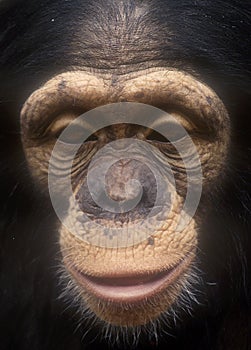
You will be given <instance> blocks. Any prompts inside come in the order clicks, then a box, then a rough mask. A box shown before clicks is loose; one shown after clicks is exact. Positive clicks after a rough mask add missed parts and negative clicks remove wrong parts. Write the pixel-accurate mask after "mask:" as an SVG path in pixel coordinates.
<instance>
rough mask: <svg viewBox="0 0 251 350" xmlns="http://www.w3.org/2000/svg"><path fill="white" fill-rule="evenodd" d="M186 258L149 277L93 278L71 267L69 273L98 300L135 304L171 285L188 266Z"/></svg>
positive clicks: (188, 260)
mask: <svg viewBox="0 0 251 350" xmlns="http://www.w3.org/2000/svg"><path fill="white" fill-rule="evenodd" d="M190 262H191V257H190V256H187V257H186V258H184V259H183V260H181V261H180V262H179V263H177V264H176V265H175V266H174V267H170V268H169V269H167V270H165V271H161V272H156V273H152V274H149V275H130V274H127V275H124V276H123V277H122V276H115V277H110V276H109V277H107V276H106V277H93V276H89V275H86V274H84V273H83V272H81V271H79V270H78V269H76V268H75V267H74V266H71V268H70V271H71V273H72V274H73V276H74V277H75V279H76V280H77V281H78V283H79V284H81V285H82V286H83V287H84V289H85V290H86V291H88V292H89V293H91V294H93V295H94V296H96V297H97V298H99V299H103V300H106V301H110V302H114V303H136V302H140V301H143V300H144V299H146V298H149V297H151V296H153V295H155V294H157V293H159V292H161V291H162V290H163V289H165V288H166V287H167V286H168V285H170V284H172V283H173V282H174V281H175V280H176V279H177V278H178V276H179V275H180V274H181V273H182V272H183V271H184V270H185V269H186V267H187V266H188V265H189V264H190Z"/></svg>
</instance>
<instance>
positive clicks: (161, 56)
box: [0, 0, 217, 69]
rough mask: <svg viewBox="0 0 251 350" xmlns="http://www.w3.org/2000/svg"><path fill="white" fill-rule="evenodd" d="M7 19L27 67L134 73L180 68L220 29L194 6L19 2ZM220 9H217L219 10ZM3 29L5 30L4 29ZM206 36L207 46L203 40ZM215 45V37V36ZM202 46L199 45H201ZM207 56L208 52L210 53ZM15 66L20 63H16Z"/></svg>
mask: <svg viewBox="0 0 251 350" xmlns="http://www.w3.org/2000/svg"><path fill="white" fill-rule="evenodd" d="M18 4H19V5H17V6H16V7H15V8H10V10H9V12H8V13H7V15H6V16H5V18H8V21H7V23H5V24H4V23H3V25H5V29H6V25H8V26H9V27H13V29H12V30H10V34H12V36H9V37H6V39H8V38H9V42H10V40H12V41H13V39H14V40H15V46H12V47H11V50H12V51H13V52H14V50H15V51H16V53H18V56H19V58H20V60H21V62H22V61H23V62H22V63H24V64H23V65H26V64H27V62H29V65H31V64H39V65H40V67H42V66H43V65H46V66H47V67H48V65H52V66H57V67H60V66H64V67H67V66H78V68H79V67H81V66H88V67H93V68H98V69H116V68H120V69H125V68H126V67H128V69H130V68H131V66H135V65H144V68H147V67H146V66H147V65H150V66H156V65H163V64H164V63H166V62H168V64H169V65H179V64H180V62H181V61H182V62H183V63H182V64H183V65H184V64H185V61H189V60H191V59H192V58H193V57H195V55H196V54H197V53H196V50H195V48H196V47H197V48H199V46H202V45H206V43H207V42H208V41H209V37H210V35H208V34H209V33H210V31H211V30H212V28H214V30H217V26H216V25H215V23H214V26H212V28H208V25H209V24H210V23H211V22H212V21H211V22H210V21H208V20H206V16H203V11H204V12H205V11H206V13H208V16H209V13H210V11H212V10H210V1H208V2H207V4H208V6H207V8H206V9H205V8H204V10H203V7H201V6H199V5H195V2H193V1H187V0H186V1H184V0H183V1H174V0H170V1H166V0H155V1H150V0H148V1H147V0H146V1H133V0H124V1H115V0H106V1H104V0H95V1H94V0H89V1H84V0H83V1H79V0H72V1H59V0H51V1H46V0H43V1H40V2H38V1H33V2H26V3H25V7H24V5H23V3H22V2H20V1H19V2H18ZM214 7H215V4H214V6H213V8H214ZM0 26H1V25H0ZM201 35H202V37H203V40H200V36H201ZM214 40H216V39H215V35H214ZM198 43H199V44H198ZM204 51H205V50H204ZM9 58H13V61H15V60H16V57H15V59H14V57H9Z"/></svg>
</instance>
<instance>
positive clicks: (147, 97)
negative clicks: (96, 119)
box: [0, 0, 251, 350]
mask: <svg viewBox="0 0 251 350" xmlns="http://www.w3.org/2000/svg"><path fill="white" fill-rule="evenodd" d="M231 4H232V3H231ZM234 5H235V4H234V3H233V4H232V5H231V6H230V3H229V2H226V1H220V2H217V4H216V3H213V2H212V3H211V2H205V3H204V2H203V3H202V4H194V3H192V2H189V1H181V2H179V3H177V2H174V1H173V2H172V1H171V2H167V1H164V0H163V1H155V2H151V1H146V2H140V1H136V2H131V1H121V2H118V3H117V2H115V1H109V2H105V3H104V2H103V1H96V2H92V1H88V2H87V1H83V2H79V1H73V2H71V4H69V3H67V2H62V3H59V2H58V1H50V2H47V1H44V2H42V3H37V2H36V1H34V2H33V3H31V4H28V5H27V6H25V7H24V5H23V4H22V1H19V2H18V1H17V2H16V3H15V2H14V3H9V4H8V2H7V1H4V2H3V3H2V5H1V6H2V7H0V18H1V19H2V23H3V24H0V26H1V27H2V28H1V29H2V32H3V36H2V37H0V48H2V54H0V66H1V67H2V68H1V74H2V82H1V84H0V91H1V100H2V101H3V103H2V106H1V107H0V108H1V114H2V115H3V120H4V121H3V126H4V127H3V131H2V135H3V137H2V138H1V140H2V142H3V143H2V145H3V147H2V148H3V149H4V150H5V149H6V151H4V152H3V159H4V160H3V165H4V168H3V172H2V179H3V183H4V181H5V183H6V186H5V188H4V191H3V196H2V205H3V210H2V213H3V217H2V219H1V222H2V223H3V230H2V232H3V234H2V248H1V259H2V266H3V272H4V273H3V275H2V277H1V278H2V279H1V284H2V286H3V287H2V288H3V292H4V295H3V298H2V302H3V306H2V310H3V314H2V316H1V317H3V319H4V318H7V319H10V320H11V322H9V323H8V322H6V323H5V327H6V329H5V330H4V332H3V334H2V335H1V336H2V339H3V341H2V344H3V349H9V348H12V347H14V348H15V349H30V348H36V349H53V348H55V349H59V348H62V346H63V347H64V348H66V349H68V348H71V349H74V350H75V349H76V350H77V349H81V348H84V349H85V348H88V349H89V348H90V349H94V348H97V347H100V346H102V347H105V346H111V345H112V346H114V347H115V348H116V347H117V346H119V345H125V346H126V347H132V346H135V347H136V348H138V349H140V348H144V349H146V348H162V347H170V348H172V349H180V348H184V347H186V348H188V349H190V348H191V349H201V348H205V349H246V348H248V346H249V344H250V339H249V334H250V329H249V324H250V322H249V321H250V305H249V303H250V295H249V293H250V292H249V286H250V276H249V272H250V263H249V261H248V257H249V253H250V238H249V232H250V214H249V213H250V212H249V211H250V207H251V203H250V198H251V197H250V195H251V190H250V188H249V186H250V185H249V183H250V180H251V176H250V165H249V163H250V161H249V160H250V154H249V153H248V152H249V149H250V146H251V145H250V135H251V128H250V117H249V108H250V98H249V89H248V85H249V83H250V81H249V80H248V68H247V62H248V60H249V59H250V57H248V53H247V52H246V47H248V45H247V40H248V39H249V36H248V35H247V33H248V25H247V8H246V7H245V3H243V4H242V5H238V4H237V3H236V8H235V6H234ZM230 8H231V10H232V12H231V13H229V14H228V12H227V10H229V9H230ZM227 14H228V15H227ZM6 28H7V29H6ZM4 30H5V32H4ZM18 33H20V34H18ZM31 33H32V37H31V35H30V34H31ZM35 38H38V40H39V43H38V44H36V43H35ZM240 38H241V40H240ZM244 43H245V44H244ZM36 45H37V46H36ZM34 46H36V47H37V49H36V50H35V49H34ZM17 57H18V58H19V59H18V62H17ZM13 101H14V102H13ZM117 102H137V103H144V104H148V105H150V106H153V107H158V108H161V109H162V110H163V111H165V112H168V113H169V114H170V115H171V116H173V117H174V118H175V120H176V121H177V123H179V125H182V127H183V128H184V129H185V130H186V132H187V135H189V137H190V139H191V140H192V142H193V144H194V145H195V149H196V152H197V154H198V156H199V160H200V164H201V172H202V193H201V198H200V202H199V205H198V208H197V210H196V212H195V215H193V216H192V217H191V218H190V221H189V222H188V223H187V225H186V226H185V227H183V229H182V231H181V232H177V231H176V226H177V222H178V221H179V218H180V216H181V211H182V206H183V204H184V201H185V197H186V191H187V176H186V170H187V169H185V164H184V161H183V160H182V159H181V157H180V156H179V155H177V150H175V148H174V147H173V145H172V144H170V142H169V141H168V140H166V139H164V138H163V136H162V135H160V134H159V133H156V132H154V127H152V128H151V127H149V128H147V127H144V126H141V125H138V124H137V123H135V124H133V123H128V124H126V123H118V124H115V125H110V126H107V127H105V128H102V129H100V130H98V131H96V130H94V133H90V134H91V136H90V138H89V139H87V141H86V142H85V143H84V144H83V145H82V146H81V148H79V150H78V152H77V154H76V156H75V159H74V162H73V167H72V170H71V175H72V177H71V181H72V190H73V197H74V198H76V199H77V201H78V203H79V207H80V208H78V209H76V208H75V207H74V206H72V205H71V199H72V198H68V199H67V200H68V204H69V206H68V208H67V213H66V217H67V218H69V219H70V220H72V221H73V222H77V223H78V228H79V229H78V232H74V231H71V230H70V229H69V228H67V227H66V226H64V225H63V224H62V222H60V220H59V219H58V218H57V217H56V215H55V213H54V210H53V208H52V206H51V201H50V197H49V190H48V173H49V163H50V166H51V169H52V170H51V171H52V173H53V174H57V177H58V178H60V177H62V176H63V174H64V172H65V169H66V161H65V158H64V157H62V158H61V159H59V158H60V157H58V160H57V163H56V162H55V160H53V159H52V160H51V154H52V150H53V147H54V146H55V143H56V142H57V139H58V138H59V135H60V134H61V133H62V131H63V130H64V129H65V128H67V126H68V125H69V124H70V123H72V122H73V121H74V120H76V118H77V117H78V116H79V115H82V114H83V113H85V112H87V111H91V110H92V109H94V108H97V107H101V106H104V105H107V104H110V103H117ZM108 121H109V120H108ZM136 124H137V125H136ZM108 125H109V123H108ZM19 128H20V130H21V134H19V133H18V132H17V130H19ZM125 138H126V139H132V140H140V141H143V142H144V143H145V144H147V145H150V146H151V147H152V148H151V150H152V157H153V158H152V159H153V160H154V159H155V158H158V159H159V161H160V163H161V166H162V167H163V168H165V167H167V165H170V166H171V168H172V172H173V174H174V178H175V188H173V186H172V184H171V183H170V181H169V178H168V176H166V177H164V185H163V186H164V188H166V191H167V189H168V190H169V191H170V192H171V195H172V207H171V210H170V211H169V212H164V215H162V216H161V218H159V217H158V215H155V216H153V218H152V222H151V223H152V227H153V230H152V232H151V235H150V236H149V237H148V238H146V239H141V240H139V241H138V242H136V243H135V244H130V245H128V246H118V245H117V246H116V245H115V246H113V247H109V246H102V245H101V246H100V245H98V244H91V243H90V241H88V240H86V239H83V237H85V235H87V236H86V237H88V235H89V236H93V235H94V237H98V238H99V239H102V237H103V236H104V237H105V232H106V231H105V228H107V227H113V228H115V230H116V229H118V228H121V227H122V228H124V229H126V230H127V228H128V227H130V225H131V224H134V223H135V222H137V220H142V219H143V220H145V218H146V216H147V215H148V212H149V208H151V207H152V206H153V205H154V200H155V195H156V193H155V183H154V176H151V174H150V173H149V170H147V166H146V164H144V163H137V162H136V161H134V160H131V159H126V160H121V161H118V162H116V163H114V164H113V166H112V167H111V168H110V169H109V172H108V174H107V183H106V186H107V191H108V195H109V196H110V198H112V199H113V200H115V201H129V200H131V199H132V198H134V191H133V189H132V191H131V192H130V191H129V192H128V191H126V190H125V186H126V183H127V182H128V180H130V179H132V178H133V179H135V178H136V179H139V180H140V181H141V184H143V188H144V191H145V193H146V195H145V196H144V197H142V199H141V201H140V203H139V205H138V206H136V207H135V208H134V210H133V211H132V212H131V213H128V214H118V215H114V214H113V213H111V212H109V211H105V210H101V211H100V210H99V209H98V208H97V206H96V205H95V203H94V202H93V199H92V198H91V196H90V192H89V189H88V186H87V169H88V166H89V164H90V162H91V160H92V157H93V156H94V155H95V154H96V153H97V152H98V151H99V150H100V149H102V147H104V146H105V145H108V144H109V143H110V142H113V141H117V140H120V139H125ZM65 142H66V143H70V144H71V143H73V144H74V142H77V140H75V139H72V140H66V141H65ZM177 142H180V143H182V142H185V141H184V140H183V139H181V140H180V139H179V135H177ZM184 145H186V144H185V143H184ZM121 147H122V150H121V149H120V151H121V152H123V146H121ZM184 148H185V149H186V146H184ZM116 152H118V150H116V149H115V150H114V153H113V154H112V155H111V156H109V155H107V159H106V158H105V160H104V161H107V162H108V161H109V157H110V158H111V159H113V157H115V154H116ZM186 152H187V153H186V156H187V157H188V158H191V159H192V158H193V157H195V154H194V153H193V152H190V151H189V149H188V148H187V149H186ZM189 152H190V153H189ZM124 153H126V150H124ZM56 158H57V157H56ZM97 164H98V162H97ZM96 166H97V165H96ZM94 172H95V165H94ZM149 174H150V175H149ZM97 186H98V185H97ZM194 188H195V190H196V183H194ZM156 191H157V190H156ZM58 192H59V193H58V195H59V198H61V197H60V196H62V198H63V196H64V189H62V188H60V189H59V191H58ZM24 203H25V205H24ZM81 213H85V214H88V215H89V216H88V217H89V218H91V220H92V221H93V222H98V223H101V224H102V225H101V226H100V229H96V228H95V230H94V231H91V230H90V226H89V224H88V222H86V221H84V220H82V221H81V222H78V220H79V219H78V218H79V216H81ZM139 234H141V232H139ZM128 237H129V236H128ZM156 281H160V282H161V281H162V282H161V283H160V282H159V283H158V282H156ZM150 283H152V284H151V285H153V286H155V287H151V288H150V289H147V287H146V286H147V284H150ZM102 286H105V287H102ZM142 286H143V287H142ZM135 293H136V294H135ZM12 300H18V305H16V304H15V303H14V304H13V302H12ZM14 314H15V315H18V316H17V318H15V317H16V316H14ZM31 324H33V327H32V328H31V327H30V325H31ZM17 329H18V330H17ZM28 329H29V331H28ZM97 333H98V334H100V335H101V337H99V336H97ZM104 337H105V338H107V339H106V340H104V339H102V338H104ZM90 342H91V343H90ZM107 344H108V345H107Z"/></svg>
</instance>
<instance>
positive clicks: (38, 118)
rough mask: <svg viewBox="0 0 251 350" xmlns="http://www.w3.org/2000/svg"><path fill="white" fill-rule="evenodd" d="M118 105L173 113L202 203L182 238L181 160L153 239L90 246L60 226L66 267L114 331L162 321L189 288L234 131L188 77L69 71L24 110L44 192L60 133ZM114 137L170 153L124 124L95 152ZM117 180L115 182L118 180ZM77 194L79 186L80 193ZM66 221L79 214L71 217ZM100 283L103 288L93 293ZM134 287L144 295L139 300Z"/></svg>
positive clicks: (32, 162) (29, 154)
mask: <svg viewBox="0 0 251 350" xmlns="http://www.w3.org/2000/svg"><path fill="white" fill-rule="evenodd" d="M119 101H128V102H140V103H145V104H149V105H153V106H157V107H159V108H162V109H163V110H165V111H167V112H169V113H171V114H172V115H174V116H175V118H177V120H178V122H179V123H181V125H183V127H184V128H185V129H186V130H187V132H188V133H189V135H190V137H191V138H192V140H193V142H194V144H195V145H196V148H197V152H198V154H199V157H200V162H201V165H202V173H203V195H202V200H201V203H200V205H199V208H198V210H197V213H196V215H195V216H194V217H193V218H191V221H190V222H189V224H188V225H187V226H186V227H185V228H184V229H183V230H182V232H179V233H177V232H176V231H175V227H176V223H177V220H178V219H179V215H180V212H181V208H182V203H183V201H184V191H183V188H185V187H186V181H185V180H186V179H185V177H184V172H183V171H182V170H184V169H182V163H178V161H176V162H175V161H174V163H173V164H172V165H173V169H174V172H175V174H176V175H177V178H178V181H177V186H178V187H179V188H178V190H177V193H175V194H174V198H175V203H174V205H173V208H172V210H171V212H170V213H169V214H168V215H167V217H166V218H164V219H163V221H162V222H161V224H160V225H159V224H158V227H157V223H156V230H155V231H154V232H153V233H152V236H151V239H146V240H144V241H142V242H139V243H137V244H135V245H133V246H129V247H121V248H120V247H119V248H117V249H114V248H105V247H98V246H95V245H91V244H89V243H88V242H85V241H83V240H81V239H80V238H79V237H77V236H76V235H74V234H72V232H70V231H69V230H67V229H66V228H65V227H64V226H63V225H61V227H60V229H59V233H60V248H61V252H62V263H63V265H64V266H65V268H66V270H67V271H68V272H69V275H70V276H71V279H72V281H73V283H74V284H75V285H76V286H77V289H78V291H79V293H80V294H81V295H82V298H83V300H84V301H85V303H86V305H87V307H88V308H90V310H92V311H93V312H94V313H95V315H96V316H97V317H98V318H100V319H101V320H103V321H105V322H108V323H110V324H112V325H116V326H138V325H144V324H147V323H148V322H150V321H151V320H154V319H156V318H158V317H159V316H161V314H162V313H163V312H165V311H166V310H168V309H169V308H170V307H171V306H172V305H173V304H174V303H175V301H176V300H177V298H178V297H179V295H180V293H182V290H183V289H184V288H186V286H187V285H188V283H189V279H190V277H191V271H192V267H193V265H194V264H196V252H197V245H198V227H199V226H200V223H201V221H202V220H203V212H205V211H206V208H207V206H208V205H209V204H208V203H207V201H206V198H207V193H208V191H212V190H213V188H214V186H216V185H217V183H219V182H220V181H221V179H222V177H224V165H225V164H226V157H227V152H228V145H229V139H230V127H229V119H228V114H227V112H226V110H225V108H224V105H223V103H222V102H221V100H220V99H219V97H218V96H217V95H216V94H215V93H214V91H212V90H211V89H210V88H209V87H208V86H206V85H205V84H203V83H202V82H200V81H198V80H196V79H195V78H194V77H192V76H190V75H188V74H186V73H184V72H180V71H176V70H167V69H166V68H165V69H164V68H163V69H161V68H159V69H154V70H147V71H140V72H137V73H134V74H127V75H124V76H119V77H117V79H116V80H115V79H114V77H112V76H111V75H108V74H105V75H103V74H97V73H96V74H95V75H94V74H91V73H87V72H84V71H75V72H66V73H63V74H60V75H58V76H56V77H54V78H52V79H51V80H50V81H48V82H47V83H46V84H45V85H44V86H42V87H41V88H40V89H38V90H37V91H35V92H34V93H33V94H32V95H31V96H30V97H29V99H28V100H27V101H26V103H25V105H24V107H23V109H22V112H21V127H22V133H23V146H24V150H25V154H26V158H27V162H28V164H29V167H30V170H31V173H32V175H33V176H34V178H35V180H36V181H37V183H38V184H39V186H41V187H44V188H45V189H46V188H47V175H48V163H49V160H50V155H51V152H52V149H53V146H54V144H55V142H56V136H57V134H58V133H59V132H60V131H61V130H63V129H64V128H65V127H66V126H67V125H68V124H69V123H70V122H71V121H72V120H73V119H74V118H76V117H77V116H78V115H80V114H82V113H84V112H86V111H88V110H90V109H93V108H95V107H98V106H102V105H105V104H108V103H114V102H119ZM111 134H112V135H113V137H114V135H115V137H117V138H122V137H134V138H136V139H141V140H143V141H147V142H150V143H151V144H153V145H154V146H155V147H156V148H158V149H160V148H161V147H165V146H163V145H160V144H159V143H157V142H154V141H152V140H151V141H149V140H148V137H149V135H151V130H150V129H146V128H140V127H139V128H136V127H134V128H132V127H131V128H130V126H128V125H119V126H118V127H117V128H116V127H115V126H111V127H110V130H109V128H108V129H107V128H106V129H103V130H101V131H99V132H98V133H97V134H96V137H97V141H94V143H93V144H92V145H93V146H92V147H93V149H94V150H95V147H96V149H98V148H100V147H102V146H103V145H104V144H106V143H108V142H110V141H111V138H110V135H111ZM86 147H89V146H86ZM166 152H167V151H166ZM83 154H85V156H84V157H82V159H81V160H79V162H80V163H81V162H82V164H85V163H88V162H89V161H90V152H89V153H88V152H83ZM79 157H80V158H81V155H80V156H79ZM76 162H77V161H76ZM75 166H76V167H77V165H75ZM79 171H80V170H79ZM76 173H77V172H75V176H77V174H76ZM112 178H113V179H112V180H113V183H114V182H115V183H116V181H117V178H116V174H115V175H112ZM81 181H84V180H81ZM77 188H78V184H76V187H75V190H76V191H77ZM115 192H116V193H115V194H114V193H113V194H112V195H113V196H115V197H116V195H119V193H118V190H116V191H115ZM205 205H206V207H205ZM69 215H74V214H73V213H70V212H69ZM108 221H109V220H108ZM107 224H109V222H107ZM155 279H156V280H158V279H159V281H160V282H159V283H157V284H156V283H155V287H154V288H150V289H149V290H148V289H147V288H146V287H145V286H146V284H147V283H149V282H153V280H155ZM95 281H96V282H97V285H99V284H104V285H105V287H102V288H99V286H98V287H95V283H94V282H95ZM120 284H121V285H122V286H125V285H127V286H128V289H127V290H128V293H127V294H126V289H125V288H124V289H123V288H122V294H121V290H119V289H118V285H120ZM111 286H113V287H114V288H112V287H111ZM130 286H131V287H130ZM139 286H143V287H139ZM116 288H117V289H116ZM137 288H138V289H139V293H138V294H137V296H135V293H136V292H135V290H137ZM140 288H141V289H140ZM144 288H145V290H144ZM107 290H108V292H107V293H108V295H110V297H108V296H107V295H106V291H107ZM116 290H117V291H118V292H117V295H116ZM123 291H125V293H124V294H123ZM109 293H110V294H109Z"/></svg>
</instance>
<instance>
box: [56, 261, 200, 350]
mask: <svg viewBox="0 0 251 350" xmlns="http://www.w3.org/2000/svg"><path fill="white" fill-rule="evenodd" d="M58 282H59V286H60V289H61V294H60V295H59V296H58V299H59V300H60V301H63V303H64V304H65V309H64V312H66V311H67V310H69V309H71V310H74V316H75V317H74V319H76V321H75V322H76V331H77V330H78V329H82V326H83V325H85V329H84V330H83V334H82V340H86V337H87V336H88V334H89V333H90V331H91V330H92V329H97V330H98V333H97V334H95V335H93V339H88V340H89V341H90V342H92V341H95V340H99V339H103V340H105V341H106V342H107V344H108V345H110V346H111V347H114V346H116V347H118V348H122V349H128V348H130V349H133V348H136V347H137V346H138V344H139V343H141V341H142V339H144V341H146V340H147V341H148V342H153V343H155V344H158V341H159V339H160V338H161V337H162V335H163V334H167V335H169V336H171V337H172V336H173V337H174V336H175V335H174V332H173V331H174V328H173V327H177V326H178V325H179V324H180V323H181V322H182V318H183V317H184V315H186V316H190V317H193V310H194V308H195V307H196V305H201V301H200V300H203V302H205V300H206V298H205V295H204V294H205V292H204V291H203V290H202V289H203V287H202V286H204V285H205V281H203V278H202V273H201V271H200V270H199V269H198V267H197V266H196V263H193V265H192V266H191V267H190V269H189V271H188V272H186V273H185V274H184V278H183V279H182V281H181V282H180V284H181V293H180V295H179V296H178V297H177V299H176V301H175V302H174V303H173V305H172V306H171V307H170V308H169V309H168V310H166V311H164V312H162V313H161V315H160V316H159V317H158V318H156V319H153V320H151V321H150V322H148V323H147V324H145V325H139V326H135V327H132V326H116V325H112V324H110V323H108V322H106V321H103V320H101V319H99V318H98V317H97V316H96V315H95V313H94V312H93V311H92V310H90V309H89V307H88V306H87V303H88V295H87V294H85V297H84V298H83V292H82V291H81V289H80V288H79V286H77V284H76V283H75V282H74V281H73V280H72V278H71V277H70V274H69V272H68V271H67V270H66V268H65V266H63V265H61V267H60V268H59V269H58ZM99 307H102V305H101V303H100V304H99Z"/></svg>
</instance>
